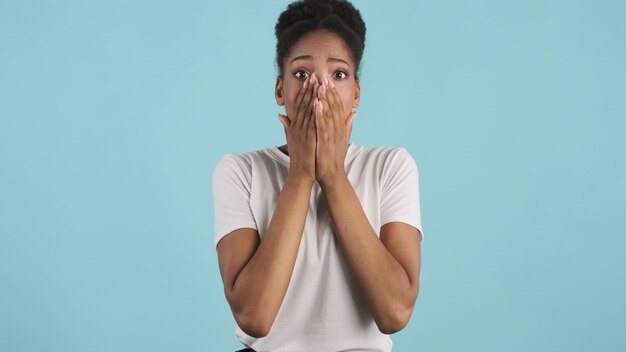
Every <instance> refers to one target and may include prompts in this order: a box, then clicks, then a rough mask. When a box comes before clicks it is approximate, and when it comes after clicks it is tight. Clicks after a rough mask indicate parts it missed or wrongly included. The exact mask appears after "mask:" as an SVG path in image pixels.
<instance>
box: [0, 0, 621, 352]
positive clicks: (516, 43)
mask: <svg viewBox="0 0 626 352" xmlns="http://www.w3.org/2000/svg"><path fill="white" fill-rule="evenodd" d="M288 3H289V1H250V0H248V1H228V2H226V1H219V2H218V1H169V2H165V1H77V0H75V1H17V0H10V1H7V0H0V168H1V170H0V234H1V236H0V350H1V351H7V352H9V351H64V352H71V351H94V352H95V351H234V350H235V349H238V348H241V344H239V343H238V342H237V340H236V338H235V336H234V324H235V322H234V319H233V318H232V315H231V312H230V310H229V307H228V303H227V301H226V299H225V297H224V295H223V286H222V282H221V278H220V275H219V269H218V266H217V255H216V251H215V248H214V246H213V235H214V234H213V204H212V193H211V173H212V171H213V168H214V166H215V164H216V162H217V161H218V159H219V158H220V157H221V156H222V155H223V154H224V153H227V152H238V151H251V150H255V149H260V148H264V147H268V146H271V145H272V144H277V145H280V144H282V143H284V142H285V137H284V131H283V129H282V126H281V124H280V122H279V121H278V119H277V116H276V114H277V113H278V112H283V111H284V109H283V108H282V107H279V106H277V105H276V102H275V100H274V91H273V89H274V83H275V75H276V71H275V67H274V49H275V38H274V36H273V28H274V23H275V21H276V19H277V18H278V15H279V13H280V12H281V11H282V10H283V9H284V8H285V7H286V6H287V4H288ZM354 4H355V5H356V6H357V8H359V9H360V10H361V13H362V15H363V17H364V19H365V22H366V24H367V26H368V27H367V28H368V32H367V44H366V49H365V54H364V59H363V63H362V64H363V70H362V77H361V78H362V99H361V105H360V107H359V114H358V115H357V118H356V120H355V122H354V130H353V135H352V141H353V142H354V143H358V144H362V145H368V146H377V145H391V146H404V147H406V148H407V149H408V150H409V152H410V153H411V154H412V155H413V157H414V158H415V159H416V161H417V163H418V167H419V170H420V191H421V198H420V200H421V206H422V209H421V210H422V221H423V229H424V234H425V240H424V242H423V245H422V274H421V290H420V295H419V298H418V301H417V303H416V307H415V311H414V314H413V317H412V320H411V322H410V324H409V325H408V326H407V327H406V328H405V329H404V330H402V331H401V332H399V333H397V334H394V335H392V339H393V341H394V351H398V352H399V351H407V352H409V351H432V352H434V351H481V352H489V351H494V352H495V351H510V352H512V351H616V350H620V349H623V348H624V346H625V345H626V337H625V335H624V334H623V332H624V331H626V314H625V313H626V305H625V304H624V297H626V278H625V271H624V268H625V267H626V266H625V264H626V263H625V260H624V254H625V251H624V248H625V247H626V240H625V231H624V228H625V225H626V223H625V220H624V216H623V213H624V210H625V209H624V205H623V204H624V199H625V198H626V197H625V193H626V192H625V189H626V187H625V186H624V181H625V180H626V177H625V176H626V162H625V161H626V160H625V153H624V151H625V150H626V143H625V142H624V140H625V138H624V133H625V132H626V128H625V127H626V126H625V122H624V118H625V117H626V99H625V97H626V89H625V80H626V72H625V66H624V63H625V62H626V45H625V39H624V38H625V37H626V21H624V18H626V5H625V4H626V3H624V2H622V1H385V2H383V1H354Z"/></svg>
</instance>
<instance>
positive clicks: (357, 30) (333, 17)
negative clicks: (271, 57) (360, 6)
mask: <svg viewBox="0 0 626 352" xmlns="http://www.w3.org/2000/svg"><path fill="white" fill-rule="evenodd" d="M318 29H327V30H330V31H332V32H334V33H336V34H337V35H339V36H340V37H341V38H342V39H343V40H344V41H345V42H346V44H347V45H348V47H349V48H350V51H351V54H352V60H353V61H354V64H355V70H354V78H355V79H357V80H358V79H359V73H360V72H359V70H360V64H361V58H362V57H363V50H364V49H365V22H363V18H361V13H360V12H359V10H357V9H356V8H355V7H354V6H353V5H352V3H350V2H349V1H347V0H298V1H295V2H293V3H291V4H289V6H288V7H287V9H286V10H285V11H283V12H282V13H281V14H280V16H279V17H278V21H277V22H276V26H275V27H274V33H275V34H276V40H277V42H276V65H277V66H278V74H279V76H280V77H283V75H284V71H283V61H284V60H285V57H286V56H287V55H288V54H289V50H290V49H291V47H292V46H293V45H294V44H295V43H296V42H297V41H298V40H299V39H300V38H302V37H303V36H304V35H305V34H307V33H309V32H313V31H315V30H318Z"/></svg>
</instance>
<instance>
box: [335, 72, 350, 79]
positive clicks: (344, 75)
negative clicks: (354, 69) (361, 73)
mask: <svg viewBox="0 0 626 352" xmlns="http://www.w3.org/2000/svg"><path fill="white" fill-rule="evenodd" d="M338 74H339V76H337V75H338ZM341 75H343V77H342V76H341ZM335 77H337V78H339V79H346V78H347V77H348V74H346V73H345V72H343V71H337V73H336V74H335Z"/></svg>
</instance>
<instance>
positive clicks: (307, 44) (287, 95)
mask: <svg viewBox="0 0 626 352" xmlns="http://www.w3.org/2000/svg"><path fill="white" fill-rule="evenodd" d="M354 70H355V67H354V62H353V60H352V58H351V56H350V51H349V49H348V47H347V46H346V44H345V42H344V41H343V39H341V37H340V36H338V35H336V34H335V33H333V32H331V31H328V30H317V31H314V32H309V33H307V34H306V35H305V36H303V37H302V38H300V40H299V41H298V42H296V44H295V45H294V46H293V47H292V48H291V52H290V53H289V54H288V56H287V57H286V58H285V61H283V72H284V77H283V78H281V77H278V78H277V80H276V90H275V93H276V103H277V104H278V105H285V112H286V114H287V116H288V117H289V118H290V119H293V118H294V117H295V116H296V112H297V107H296V104H295V100H296V97H297V96H298V93H299V92H300V90H301V89H302V84H303V83H304V80H305V79H306V78H307V77H308V76H311V75H315V77H316V78H317V80H318V81H322V80H323V79H329V80H332V82H333V83H334V84H335V89H337V92H338V93H339V95H340V96H341V101H342V103H343V111H342V112H341V116H343V118H344V119H345V118H347V117H348V115H349V114H350V112H351V111H352V108H356V107H357V106H358V105H359V98H360V85H359V81H358V80H355V79H354ZM324 108H326V107H324Z"/></svg>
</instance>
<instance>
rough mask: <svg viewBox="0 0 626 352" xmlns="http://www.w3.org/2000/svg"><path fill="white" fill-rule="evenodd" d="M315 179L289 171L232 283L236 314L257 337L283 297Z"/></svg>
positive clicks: (264, 331) (268, 324)
mask: <svg viewBox="0 0 626 352" xmlns="http://www.w3.org/2000/svg"><path fill="white" fill-rule="evenodd" d="M314 182H315V181H314V180H309V179H307V178H306V177H301V176H299V175H298V174H295V173H290V174H288V176H287V178H286V179H285V183H284V185H283V188H282V190H281V192H280V195H279V197H278V201H277V203H276V207H275V209H274V214H273V215H272V220H271V221H270V224H269V226H268V229H267V231H266V233H265V235H264V237H263V240H262V241H261V243H260V244H259V247H258V248H257V249H256V252H255V254H254V255H253V256H252V258H251V259H250V261H249V262H248V263H247V264H246V266H245V267H244V268H243V269H242V270H241V273H240V274H239V275H238V276H237V278H236V280H235V283H234V284H233V293H234V297H235V301H236V302H238V304H237V306H238V307H239V309H236V312H235V314H236V315H238V317H239V318H240V319H241V320H242V321H246V322H247V324H246V325H247V326H248V327H251V326H252V327H254V328H252V329H250V330H253V331H254V332H253V333H254V334H255V335H257V336H256V337H261V336H264V335H267V334H268V333H269V330H270V329H271V326H272V324H273V322H274V319H275V318H276V315H277V314H278V310H279V309H280V306H281V304H282V302H283V299H284V298H285V294H286V292H287V288H288V287H289V281H290V280H291V275H292V273H293V269H294V265H295V262H296V257H297V255H298V249H299V247H300V242H301V239H302V233H303V231H304V224H305V221H306V216H307V213H308V209H309V202H310V198H311V189H312V187H313V183H314Z"/></svg>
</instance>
